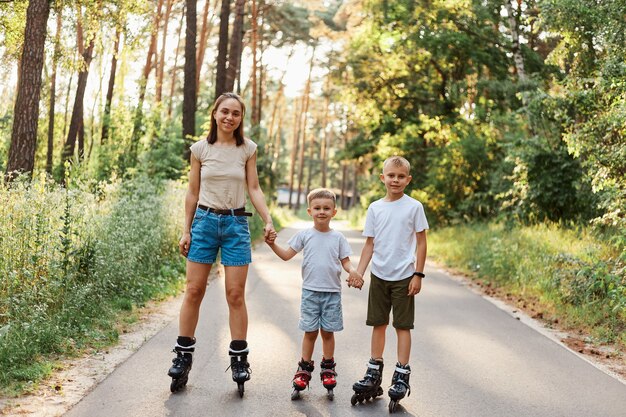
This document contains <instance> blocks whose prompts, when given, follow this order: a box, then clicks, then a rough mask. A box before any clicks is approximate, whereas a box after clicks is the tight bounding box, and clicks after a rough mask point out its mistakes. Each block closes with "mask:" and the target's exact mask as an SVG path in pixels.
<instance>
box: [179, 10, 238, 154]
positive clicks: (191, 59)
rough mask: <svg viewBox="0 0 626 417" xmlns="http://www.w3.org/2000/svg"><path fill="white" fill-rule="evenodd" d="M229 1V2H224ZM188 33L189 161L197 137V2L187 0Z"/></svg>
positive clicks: (186, 134)
mask: <svg viewBox="0 0 626 417" xmlns="http://www.w3.org/2000/svg"><path fill="white" fill-rule="evenodd" d="M224 1H228V0H224ZM186 4H187V19H186V22H187V31H186V34H185V82H184V87H183V94H184V98H183V137H184V138H185V152H184V157H185V159H186V160H189V158H190V156H191V152H190V151H189V146H190V142H191V141H192V140H193V139H192V138H193V137H195V135H196V20H197V18H198V16H197V13H196V0H186Z"/></svg>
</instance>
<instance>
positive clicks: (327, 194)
mask: <svg viewBox="0 0 626 417" xmlns="http://www.w3.org/2000/svg"><path fill="white" fill-rule="evenodd" d="M316 198H328V199H329V200H333V205H335V204H336V203H337V201H336V197H335V193H333V192H332V191H330V190H329V189H328V188H316V189H314V190H311V192H310V193H309V195H307V196H306V201H308V202H309V205H311V201H313V200H315V199H316Z"/></svg>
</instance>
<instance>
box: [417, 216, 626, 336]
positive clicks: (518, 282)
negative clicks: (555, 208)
mask: <svg viewBox="0 0 626 417" xmlns="http://www.w3.org/2000/svg"><path fill="white" fill-rule="evenodd" d="M605 242H606V239H604V238H603V237H602V236H598V235H597V234H595V233H593V232H592V231H591V230H589V229H568V228H564V227H562V226H559V225H556V224H548V225H545V224H544V225H536V226H516V227H513V228H506V227H504V226H503V225H501V224H474V225H462V226H452V227H446V228H441V229H436V230H434V231H430V232H429V237H428V254H429V257H434V258H435V259H436V260H437V261H439V262H442V263H444V264H445V265H447V266H451V267H453V268H455V269H458V270H461V271H463V272H465V273H468V274H469V275H470V276H472V277H479V278H481V279H483V280H487V281H490V282H492V283H493V284H495V285H497V286H499V287H502V288H506V290H507V291H511V292H513V293H515V294H518V295H521V296H523V297H533V298H537V299H538V301H539V302H540V303H541V304H542V305H543V306H544V307H545V308H548V309H550V310H552V311H555V314H557V315H558V316H559V320H560V321H561V322H562V323H564V324H565V325H570V326H576V327H584V328H586V329H587V330H588V332H589V333H590V334H591V335H592V336H593V337H595V338H596V339H597V341H599V342H617V343H620V344H622V346H626V255H625V254H624V253H623V252H620V251H619V250H618V249H616V248H615V246H614V245H611V244H610V243H605Z"/></svg>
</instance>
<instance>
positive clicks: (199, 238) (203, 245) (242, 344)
mask: <svg viewBox="0 0 626 417" xmlns="http://www.w3.org/2000/svg"><path fill="white" fill-rule="evenodd" d="M244 114H245V106H244V104H243V101H242V100H241V98H240V97H239V96H238V95H236V94H234V93H224V94H222V95H221V96H219V97H218V98H217V100H216V101H215V104H214V105H213V109H212V111H211V129H210V130H209V135H208V137H207V138H206V139H204V140H201V141H198V142H196V143H194V144H193V145H192V146H191V171H190V173H189V188H188V190H187V196H186V198H185V228H184V231H183V236H182V238H181V239H180V242H179V247H180V253H181V254H182V255H183V256H185V257H187V288H186V291H185V297H184V299H183V304H182V307H181V309H180V319H179V326H180V327H179V335H180V336H179V337H178V339H177V341H176V346H175V347H174V352H175V353H176V358H174V359H173V365H172V367H171V368H170V370H169V373H168V374H169V376H171V377H172V385H171V387H170V388H171V391H172V392H175V391H177V390H178V389H179V388H181V387H183V386H185V384H186V383H187V378H188V374H189V370H190V369H191V365H192V355H193V352H194V350H195V343H196V339H195V337H194V334H195V330H196V325H197V324H198V316H199V311H200V303H201V302H202V298H203V297H204V292H205V290H206V284H207V279H208V276H209V272H210V271H211V267H212V265H213V263H214V262H215V260H216V256H217V252H218V249H221V263H222V265H223V266H224V271H225V274H226V279H225V280H226V281H225V285H226V301H227V302H228V310H229V325H230V334H231V339H232V341H231V343H230V347H229V355H230V356H231V369H232V373H233V380H234V381H235V382H237V385H238V386H239V394H240V395H241V396H243V383H244V382H245V381H247V380H249V379H250V368H249V367H250V365H249V363H248V361H247V356H248V343H247V341H246V335H247V331H248V312H247V309H246V303H245V298H244V297H245V287H246V277H247V274H248V265H249V264H250V262H251V261H252V259H251V245H250V231H249V229H248V220H247V216H251V215H252V214H251V213H247V212H246V211H245V202H246V197H245V191H246V190H247V191H248V195H249V196H250V201H251V202H252V204H253V205H254V207H255V208H256V210H257V212H258V213H259V215H260V216H261V218H262V219H263V221H264V222H265V227H264V231H265V236H266V237H268V236H269V234H270V233H272V232H274V226H273V224H272V218H271V217H270V213H269V210H268V208H267V205H266V204H265V197H264V196H263V191H262V190H261V188H260V186H259V178H258V174H257V168H256V160H257V158H256V147H257V145H256V144H255V143H254V142H252V141H251V140H250V139H246V138H244V136H243V118H244Z"/></svg>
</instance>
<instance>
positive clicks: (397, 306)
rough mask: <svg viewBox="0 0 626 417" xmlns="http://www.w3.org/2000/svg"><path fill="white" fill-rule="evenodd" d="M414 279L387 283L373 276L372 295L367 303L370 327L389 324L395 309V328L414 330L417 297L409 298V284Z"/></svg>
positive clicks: (370, 294)
mask: <svg viewBox="0 0 626 417" xmlns="http://www.w3.org/2000/svg"><path fill="white" fill-rule="evenodd" d="M412 278H413V277H408V278H406V279H403V280H401V281H385V280H384V279H380V278H378V277H377V276H376V275H374V274H371V280H370V293H369V299H368V302H367V322H366V324H367V325H368V326H382V325H386V324H389V313H390V312H391V310H392V308H393V327H395V328H396V329H412V328H413V323H414V321H415V297H409V296H408V295H407V294H408V293H409V282H411V279H412Z"/></svg>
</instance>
